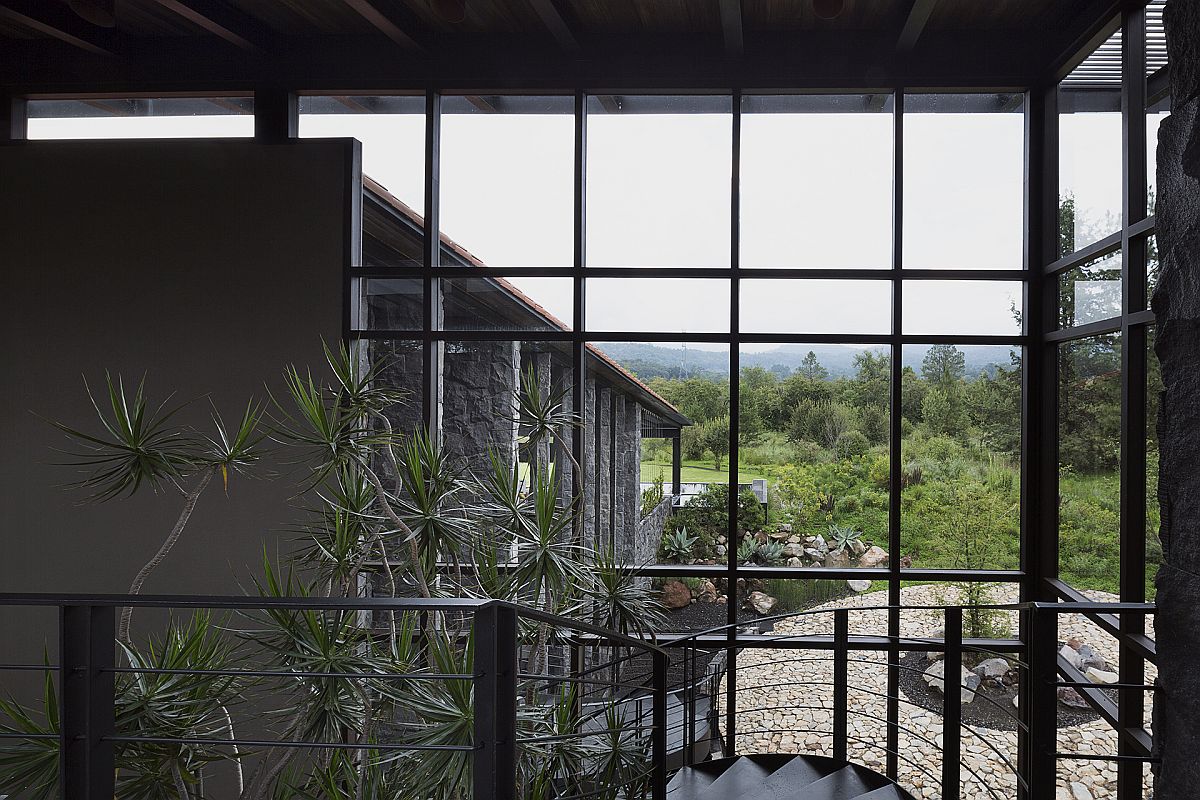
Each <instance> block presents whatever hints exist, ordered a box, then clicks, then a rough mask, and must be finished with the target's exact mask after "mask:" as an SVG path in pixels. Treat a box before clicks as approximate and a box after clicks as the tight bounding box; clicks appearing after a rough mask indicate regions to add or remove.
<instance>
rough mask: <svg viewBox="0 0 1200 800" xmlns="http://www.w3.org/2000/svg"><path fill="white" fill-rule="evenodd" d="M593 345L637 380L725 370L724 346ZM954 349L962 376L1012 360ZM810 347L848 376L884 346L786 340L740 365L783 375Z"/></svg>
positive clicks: (911, 350) (979, 349)
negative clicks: (858, 361)
mask: <svg viewBox="0 0 1200 800" xmlns="http://www.w3.org/2000/svg"><path fill="white" fill-rule="evenodd" d="M597 346H598V347H599V348H600V349H601V350H603V351H604V352H605V353H607V354H608V355H609V356H611V357H612V358H614V359H615V360H616V361H618V362H619V363H620V364H621V365H622V366H624V367H625V368H626V369H628V370H629V371H631V372H633V373H634V374H635V375H637V376H638V377H639V378H641V379H642V380H650V379H651V378H657V377H663V378H680V377H697V378H712V379H720V378H724V377H725V376H727V375H728V374H729V356H728V355H727V354H726V353H724V352H713V351H712V350H699V349H696V348H692V347H689V348H687V349H684V348H682V347H668V346H663V345H657V344H640V343H628V342H603V343H600V344H598V345H597ZM960 349H961V350H962V351H963V353H964V354H965V355H966V362H967V377H975V376H976V375H979V374H980V373H981V372H988V373H990V372H993V371H994V370H995V368H996V367H997V366H1002V367H1007V366H1009V365H1010V364H1011V363H1012V362H1011V359H1010V358H1009V351H1010V350H1011V349H1012V348H1010V347H1009V346H1008V345H971V346H969V347H963V348H960ZM810 350H811V351H812V352H813V353H815V354H816V356H817V360H818V361H820V362H821V366H823V367H824V368H825V369H827V370H828V371H829V376H830V377H831V378H849V377H853V376H854V356H855V355H856V354H857V353H860V352H862V351H863V350H874V351H876V352H880V353H884V352H887V348H886V347H882V346H871V347H862V346H861V345H840V344H820V345H796V344H786V345H780V346H779V347H775V348H773V349H771V350H766V351H763V352H758V353H742V358H741V363H742V366H743V367H762V368H763V369H768V370H772V371H774V372H776V373H777V374H779V375H781V376H786V375H790V374H791V373H792V372H793V371H794V370H795V369H796V368H797V367H799V366H800V362H801V361H803V360H804V357H805V356H806V355H807V354H808V352H809V351H810ZM926 350H928V348H927V347H918V346H911V345H909V346H906V347H905V348H904V366H906V367H912V368H913V369H915V370H917V371H918V372H919V371H920V370H921V361H922V360H923V359H924V358H925V352H926Z"/></svg>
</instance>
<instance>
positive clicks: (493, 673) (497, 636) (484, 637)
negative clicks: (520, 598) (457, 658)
mask: <svg viewBox="0 0 1200 800" xmlns="http://www.w3.org/2000/svg"><path fill="white" fill-rule="evenodd" d="M474 700H475V763H474V776H473V777H474V794H473V797H474V798H475V800H516V796H517V741H516V740H517V728H516V726H517V612H516V610H515V609H513V608H511V607H509V606H505V605H500V604H499V603H496V604H492V605H486V606H483V607H481V608H480V609H478V610H477V611H476V612H475V696H474Z"/></svg>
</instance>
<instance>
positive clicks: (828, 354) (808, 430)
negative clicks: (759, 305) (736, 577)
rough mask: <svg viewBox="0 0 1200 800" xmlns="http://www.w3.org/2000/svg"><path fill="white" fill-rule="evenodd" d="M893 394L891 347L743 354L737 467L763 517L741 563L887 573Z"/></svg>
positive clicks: (767, 349)
mask: <svg viewBox="0 0 1200 800" xmlns="http://www.w3.org/2000/svg"><path fill="white" fill-rule="evenodd" d="M891 384H892V382H891V358H890V356H889V351H888V348H886V347H855V346H848V345H820V344H811V345H810V344H783V345H776V344H753V345H743V347H742V350H741V379H740V382H739V386H740V398H739V412H740V417H739V434H740V436H739V441H738V467H739V471H740V473H741V482H742V483H745V484H750V485H749V486H748V487H747V488H750V489H752V490H757V491H758V492H759V494H760V496H761V497H763V498H764V499H765V500H766V507H765V510H766V515H765V518H764V519H763V520H762V522H761V523H759V524H758V525H757V530H751V533H760V534H762V535H761V536H758V537H756V538H755V539H752V540H751V541H749V542H747V541H745V540H743V542H740V543H739V546H741V547H744V548H745V558H739V561H741V562H742V563H748V564H754V565H759V566H790V567H814V566H816V567H825V566H828V567H835V568H842V569H844V568H847V567H857V566H874V567H883V566H887V561H886V560H885V559H886V557H887V546H888V433H889V430H890V416H889V413H888V405H889V399H890V392H891ZM747 479H749V480H747ZM754 480H758V481H760V483H759V485H758V487H755V486H754V485H753V483H752V482H753V481H754ZM745 527H747V528H753V527H755V526H751V525H747V526H745ZM768 593H770V592H768Z"/></svg>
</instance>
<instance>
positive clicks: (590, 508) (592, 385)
mask: <svg viewBox="0 0 1200 800" xmlns="http://www.w3.org/2000/svg"><path fill="white" fill-rule="evenodd" d="M584 386H585V388H584V397H583V428H582V429H581V430H580V435H581V436H583V496H584V500H583V531H584V536H585V537H586V541H587V542H588V543H590V544H592V545H595V543H596V542H597V541H598V537H597V536H596V510H597V507H598V505H599V504H598V503H597V497H598V494H597V492H598V491H599V488H598V486H597V483H596V477H597V475H596V439H597V430H596V382H595V381H594V380H592V379H590V378H589V379H588V380H587V383H586V384H585V385H584Z"/></svg>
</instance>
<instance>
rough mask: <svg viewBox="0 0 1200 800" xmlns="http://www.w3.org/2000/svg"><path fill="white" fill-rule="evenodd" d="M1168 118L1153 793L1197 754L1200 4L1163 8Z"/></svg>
mask: <svg viewBox="0 0 1200 800" xmlns="http://www.w3.org/2000/svg"><path fill="white" fill-rule="evenodd" d="M1164 19H1165V22H1166V30H1167V52H1168V59H1169V61H1170V64H1171V115H1170V116H1169V117H1168V118H1167V119H1165V120H1164V121H1163V123H1162V125H1161V126H1160V127H1159V129H1158V197H1157V208H1156V209H1155V218H1156V236H1157V238H1158V252H1159V259H1160V264H1161V272H1160V275H1159V282H1158V288H1157V290H1156V291H1155V293H1154V299H1153V303H1152V307H1153V309H1154V314H1155V319H1156V323H1157V335H1156V337H1155V352H1156V353H1157V354H1158V359H1159V362H1160V364H1161V365H1162V380H1163V386H1164V391H1163V393H1162V398H1161V401H1160V404H1159V418H1158V436H1159V453H1160V460H1159V484H1158V486H1159V492H1158V493H1159V503H1160V506H1161V515H1162V526H1161V530H1160V538H1161V539H1162V546H1163V558H1162V563H1161V565H1160V566H1159V569H1158V575H1157V576H1156V578H1155V583H1156V585H1157V587H1158V594H1157V598H1156V599H1157V604H1158V619H1159V620H1160V621H1169V622H1170V624H1169V625H1163V624H1160V625H1159V626H1158V637H1157V645H1158V668H1159V673H1158V685H1159V691H1158V692H1157V693H1156V695H1155V703H1154V748H1155V751H1156V752H1155V754H1156V755H1157V756H1159V757H1160V758H1161V759H1162V762H1161V763H1160V764H1159V765H1158V767H1157V769H1156V772H1155V786H1154V796H1155V797H1156V798H1158V800H1182V798H1185V797H1186V798H1192V797H1195V796H1196V787H1197V786H1200V758H1197V757H1196V756H1197V744H1196V732H1197V731H1198V730H1200V670H1198V669H1197V668H1196V654H1197V653H1200V424H1198V423H1197V420H1200V0H1170V2H1168V3H1167V5H1166V9H1165V12H1164Z"/></svg>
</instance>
